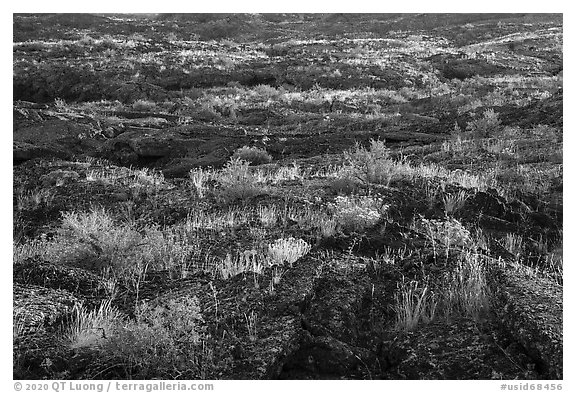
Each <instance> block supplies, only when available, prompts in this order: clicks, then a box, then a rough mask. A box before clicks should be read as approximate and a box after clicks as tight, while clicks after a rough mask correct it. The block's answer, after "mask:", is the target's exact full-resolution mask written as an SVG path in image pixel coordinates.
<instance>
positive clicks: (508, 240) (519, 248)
mask: <svg viewBox="0 0 576 393" xmlns="http://www.w3.org/2000/svg"><path fill="white" fill-rule="evenodd" d="M504 248H505V249H506V251H508V252H509V253H510V254H512V255H513V256H514V259H515V261H520V258H521V257H522V253H523V251H524V240H523V239H522V236H520V235H516V234H514V233H508V234H506V237H505V238H504Z"/></svg>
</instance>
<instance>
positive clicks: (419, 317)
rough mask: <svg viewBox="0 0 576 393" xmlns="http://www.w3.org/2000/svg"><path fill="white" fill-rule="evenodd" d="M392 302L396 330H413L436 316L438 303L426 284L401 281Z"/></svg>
mask: <svg viewBox="0 0 576 393" xmlns="http://www.w3.org/2000/svg"><path fill="white" fill-rule="evenodd" d="M394 300H395V303H394V310H395V312H396V328H398V329H401V330H406V331H410V330H414V328H416V327H417V326H418V325H419V324H420V323H428V322H430V321H432V320H433V319H434V317H435V315H436V307H437V306H438V301H437V298H436V296H435V294H434V293H433V292H432V291H430V288H429V286H428V284H427V283H424V284H423V285H421V284H419V283H418V281H409V282H406V281H405V280H402V282H400V283H399V284H398V291H397V292H396V295H395V298H394Z"/></svg>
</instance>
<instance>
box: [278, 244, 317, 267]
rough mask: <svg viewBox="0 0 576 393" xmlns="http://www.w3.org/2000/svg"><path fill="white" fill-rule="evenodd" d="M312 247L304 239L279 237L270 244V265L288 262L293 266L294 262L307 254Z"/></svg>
mask: <svg viewBox="0 0 576 393" xmlns="http://www.w3.org/2000/svg"><path fill="white" fill-rule="evenodd" d="M310 249H311V246H310V245H309V244H308V243H306V242H305V241H304V240H302V239H298V240H296V239H294V238H293V237H289V238H287V239H278V240H276V241H275V242H274V243H272V244H270V245H268V256H269V263H270V265H283V264H285V263H288V264H289V265H290V267H292V265H293V264H294V262H296V261H297V260H298V259H299V258H300V257H302V256H304V255H306V254H307V253H308V252H309V251H310Z"/></svg>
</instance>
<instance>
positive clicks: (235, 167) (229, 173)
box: [215, 158, 264, 202]
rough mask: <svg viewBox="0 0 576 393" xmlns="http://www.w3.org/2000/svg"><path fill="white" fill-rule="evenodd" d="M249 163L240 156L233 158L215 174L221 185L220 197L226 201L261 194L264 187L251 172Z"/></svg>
mask: <svg viewBox="0 0 576 393" xmlns="http://www.w3.org/2000/svg"><path fill="white" fill-rule="evenodd" d="M248 165H249V163H248V162H247V161H244V160H242V159H240V158H232V159H231V160H230V161H228V163H227V164H226V166H225V167H224V168H223V169H222V170H221V171H220V172H219V173H217V174H216V175H215V178H216V181H217V182H218V183H219V185H220V194H219V197H220V198H221V199H222V200H224V201H225V202H233V201H236V200H239V199H240V200H245V199H247V198H250V197H253V196H256V195H260V194H261V193H262V192H263V191H264V189H263V187H262V186H260V185H259V184H258V182H257V179H256V176H255V175H254V174H253V173H252V172H250V168H249V167H248Z"/></svg>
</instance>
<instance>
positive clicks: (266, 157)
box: [232, 146, 272, 165]
mask: <svg viewBox="0 0 576 393" xmlns="http://www.w3.org/2000/svg"><path fill="white" fill-rule="evenodd" d="M235 158H239V159H241V160H244V161H247V162H249V163H250V164H252V165H259V164H267V163H269V162H270V161H272V156H271V155H270V154H268V152H266V150H264V149H260V148H258V147H256V146H253V147H248V146H243V147H241V148H239V149H237V150H236V151H235V152H234V154H232V159H235Z"/></svg>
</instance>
